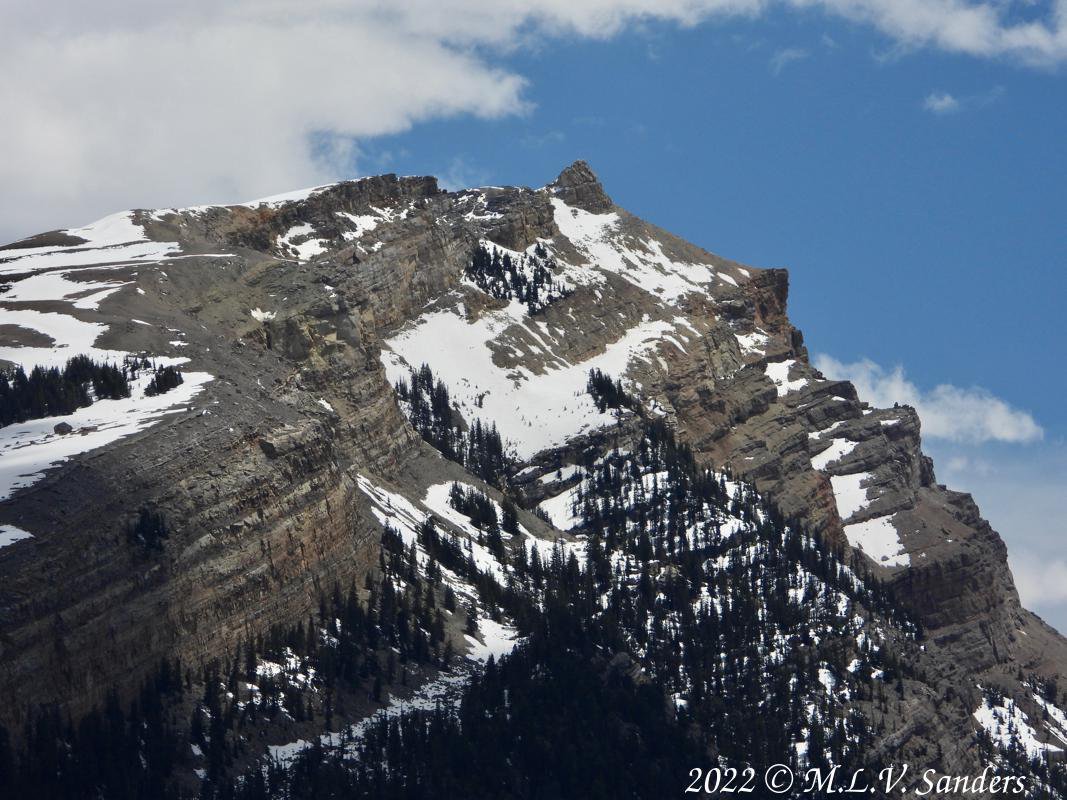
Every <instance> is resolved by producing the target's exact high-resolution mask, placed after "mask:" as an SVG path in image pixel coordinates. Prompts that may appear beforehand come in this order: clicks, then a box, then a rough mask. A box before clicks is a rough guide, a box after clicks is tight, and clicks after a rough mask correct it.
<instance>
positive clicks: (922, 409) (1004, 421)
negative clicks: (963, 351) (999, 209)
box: [815, 354, 1044, 443]
mask: <svg viewBox="0 0 1067 800" xmlns="http://www.w3.org/2000/svg"><path fill="white" fill-rule="evenodd" d="M815 366H816V368H817V369H819V371H820V372H822V373H823V374H824V375H826V376H827V377H828V378H831V379H834V380H848V381H851V382H852V383H853V384H854V385H855V386H856V391H857V392H859V396H860V398H861V399H863V400H866V401H867V402H869V403H872V404H873V405H875V406H880V407H884V406H892V405H893V404H894V403H901V404H903V405H909V406H913V407H914V408H915V410H916V411H918V412H919V419H920V420H921V421H922V426H923V436H924V437H930V438H935V439H947V440H949V441H953V442H971V443H976V442H991V441H996V442H1015V443H1020V442H1035V441H1039V440H1040V439H1041V438H1042V437H1043V436H1044V430H1043V429H1042V428H1041V426H1040V425H1038V424H1037V422H1036V421H1035V420H1034V418H1033V416H1031V414H1030V413H1029V412H1027V411H1022V410H1019V409H1017V408H1013V407H1012V406H1011V405H1009V404H1008V403H1007V402H1005V401H1004V400H1002V399H1000V398H999V397H996V396H995V395H993V394H991V393H990V392H988V391H986V390H985V389H982V388H980V387H971V388H961V387H959V386H952V385H951V384H941V385H940V386H935V387H934V388H933V389H931V390H929V391H924V390H922V389H920V388H919V387H918V386H916V385H915V384H914V383H912V382H911V381H910V380H908V379H907V376H906V375H905V374H904V368H903V367H901V366H899V365H897V366H896V367H894V368H893V369H888V370H887V369H885V368H884V367H882V366H880V365H879V364H876V363H875V362H873V361H871V360H869V359H862V360H860V361H856V362H853V363H844V362H841V361H838V360H837V359H835V358H833V357H832V356H828V355H825V354H820V355H818V356H816V358H815Z"/></svg>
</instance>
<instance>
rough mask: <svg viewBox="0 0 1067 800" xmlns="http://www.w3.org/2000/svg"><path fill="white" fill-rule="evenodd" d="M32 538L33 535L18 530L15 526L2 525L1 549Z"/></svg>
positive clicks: (0, 526)
mask: <svg viewBox="0 0 1067 800" xmlns="http://www.w3.org/2000/svg"><path fill="white" fill-rule="evenodd" d="M32 538H33V534H32V533H27V532H26V531H24V530H22V528H16V527H15V526H14V525H0V548H4V547H7V546H8V545H9V544H14V543H15V542H21V541H22V540H23V539H32Z"/></svg>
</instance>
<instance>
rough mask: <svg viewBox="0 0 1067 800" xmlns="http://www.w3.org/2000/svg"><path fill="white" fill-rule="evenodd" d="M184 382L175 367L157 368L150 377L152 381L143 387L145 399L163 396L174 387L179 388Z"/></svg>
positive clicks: (179, 371) (180, 373)
mask: <svg viewBox="0 0 1067 800" xmlns="http://www.w3.org/2000/svg"><path fill="white" fill-rule="evenodd" d="M184 382H185V379H184V378H183V377H182V372H181V370H180V369H178V368H177V367H173V366H166V367H158V368H157V369H156V371H155V374H154V375H153V376H152V380H150V381H149V382H148V386H146V387H145V390H144V393H145V395H146V396H147V397H153V396H155V395H157V394H165V393H166V392H169V391H170V390H171V389H173V388H175V387H176V386H181V385H182V383H184Z"/></svg>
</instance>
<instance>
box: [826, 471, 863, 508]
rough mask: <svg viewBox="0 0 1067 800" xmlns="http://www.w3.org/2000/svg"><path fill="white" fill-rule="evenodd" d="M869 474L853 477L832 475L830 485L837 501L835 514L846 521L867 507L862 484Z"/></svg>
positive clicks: (856, 474)
mask: <svg viewBox="0 0 1067 800" xmlns="http://www.w3.org/2000/svg"><path fill="white" fill-rule="evenodd" d="M871 477H872V476H871V474H870V473H869V472H857V473H855V474H853V475H832V476H831V477H830V484H831V485H832V486H833V489H834V499H835V500H836V501H837V513H838V516H840V517H841V519H842V520H846V519H848V518H849V517H851V516H852V515H853V514H855V513H857V512H858V511H862V510H863V509H865V508H866V507H867V503H868V501H867V490H866V489H865V488H864V486H863V484H864V482H866V481H867V480H868V479H869V478H871Z"/></svg>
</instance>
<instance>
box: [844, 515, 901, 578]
mask: <svg viewBox="0 0 1067 800" xmlns="http://www.w3.org/2000/svg"><path fill="white" fill-rule="evenodd" d="M844 530H845V537H846V538H847V539H848V543H849V544H850V545H851V546H852V547H855V548H856V549H858V550H862V551H863V552H864V553H865V554H866V555H868V556H869V557H870V558H872V559H874V561H876V562H877V563H879V564H882V565H883V566H886V567H907V566H909V565H910V564H911V558H910V557H909V556H908V554H907V553H905V552H904V546H903V544H901V541H900V535H899V534H898V533H897V529H896V527H895V526H894V525H893V515H892V514H890V515H887V516H884V517H875V518H874V519H869V520H867V521H865V522H854V523H852V524H851V525H846V526H845V528H844Z"/></svg>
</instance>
